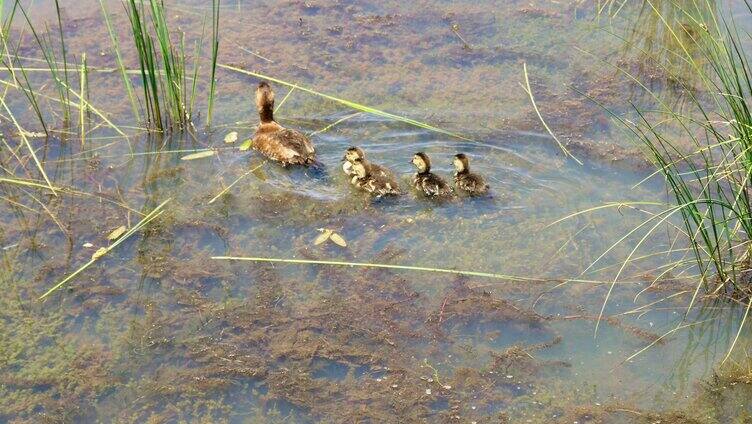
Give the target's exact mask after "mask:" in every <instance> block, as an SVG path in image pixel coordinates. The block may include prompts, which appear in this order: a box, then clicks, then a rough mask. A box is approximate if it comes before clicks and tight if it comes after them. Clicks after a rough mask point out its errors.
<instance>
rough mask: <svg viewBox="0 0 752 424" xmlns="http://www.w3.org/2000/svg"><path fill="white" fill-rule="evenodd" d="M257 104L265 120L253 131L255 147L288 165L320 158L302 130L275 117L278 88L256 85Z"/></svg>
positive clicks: (270, 157) (264, 83)
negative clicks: (291, 126)
mask: <svg viewBox="0 0 752 424" xmlns="http://www.w3.org/2000/svg"><path fill="white" fill-rule="evenodd" d="M256 107H257V109H258V112H259V118H260V120H261V123H260V124H259V126H258V129H257V130H256V133H255V134H254V135H253V144H252V146H253V148H254V149H255V150H258V151H259V152H261V153H262V154H263V155H264V156H266V157H268V158H269V159H271V160H273V161H276V162H279V163H281V164H282V165H283V166H287V165H310V164H312V163H314V162H316V149H314V147H313V143H311V140H309V139H308V137H306V136H305V135H304V134H303V133H301V132H300V131H295V130H291V129H288V128H285V127H283V126H282V125H279V124H278V123H277V122H276V121H275V120H274V92H273V91H272V89H271V87H269V84H267V83H266V82H261V83H259V85H258V88H257V89H256Z"/></svg>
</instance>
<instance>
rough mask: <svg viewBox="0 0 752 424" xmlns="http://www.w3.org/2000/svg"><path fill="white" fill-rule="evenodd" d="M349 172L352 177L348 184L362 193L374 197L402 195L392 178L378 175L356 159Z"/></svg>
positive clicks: (365, 163) (367, 164)
mask: <svg viewBox="0 0 752 424" xmlns="http://www.w3.org/2000/svg"><path fill="white" fill-rule="evenodd" d="M351 171H352V176H353V177H352V179H351V180H350V183H351V184H352V185H354V186H355V187H357V188H359V189H361V190H363V191H367V192H368V193H372V194H375V195H376V197H381V196H387V195H400V194H402V191H401V190H400V188H399V185H398V184H397V180H396V179H395V178H394V177H391V178H390V177H388V176H383V175H380V174H379V173H378V171H376V169H375V168H374V166H373V165H372V164H369V163H368V162H365V161H363V160H360V159H356V160H355V161H353V162H352V167H351Z"/></svg>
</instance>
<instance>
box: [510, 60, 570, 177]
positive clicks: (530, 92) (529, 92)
mask: <svg viewBox="0 0 752 424" xmlns="http://www.w3.org/2000/svg"><path fill="white" fill-rule="evenodd" d="M522 70H523V72H524V74H525V85H524V86H522V89H523V90H525V93H527V95H528V96H529V97H530V103H532V104H533V109H535V113H536V114H537V115H538V119H539V120H540V121H541V124H543V127H544V128H545V129H546V131H548V134H549V135H550V136H551V137H552V138H553V139H554V140H555V141H556V144H558V145H559V148H560V149H561V151H562V152H564V154H565V155H566V156H569V157H570V158H572V159H573V160H574V161H575V162H577V164H579V165H582V162H580V160H579V159H577V158H576V157H574V155H572V154H571V153H569V150H567V148H566V147H564V144H562V143H561V141H559V139H558V138H557V137H556V135H554V132H553V131H551V128H549V127H548V124H546V121H544V120H543V115H541V113H540V110H538V105H536V104H535V97H533V89H532V88H530V79H529V78H528V77H527V63H523V64H522Z"/></svg>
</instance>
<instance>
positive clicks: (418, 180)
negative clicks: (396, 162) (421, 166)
mask: <svg viewBox="0 0 752 424" xmlns="http://www.w3.org/2000/svg"><path fill="white" fill-rule="evenodd" d="M413 185H414V186H415V188H416V189H417V190H419V191H421V192H423V193H424V194H425V195H426V196H448V195H450V194H452V187H450V186H449V184H447V183H446V181H444V180H443V179H442V178H441V177H439V176H438V175H436V174H433V173H430V172H428V173H422V174H415V176H414V177H413Z"/></svg>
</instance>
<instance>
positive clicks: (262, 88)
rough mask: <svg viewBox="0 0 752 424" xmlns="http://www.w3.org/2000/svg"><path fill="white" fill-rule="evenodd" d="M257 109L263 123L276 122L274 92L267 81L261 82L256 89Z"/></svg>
mask: <svg viewBox="0 0 752 424" xmlns="http://www.w3.org/2000/svg"><path fill="white" fill-rule="evenodd" d="M256 109H257V110H258V113H259V116H260V117H261V122H271V121H273V120H274V91H272V87H271V86H269V83H268V82H266V81H261V82H260V83H259V85H258V87H257V88H256Z"/></svg>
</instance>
